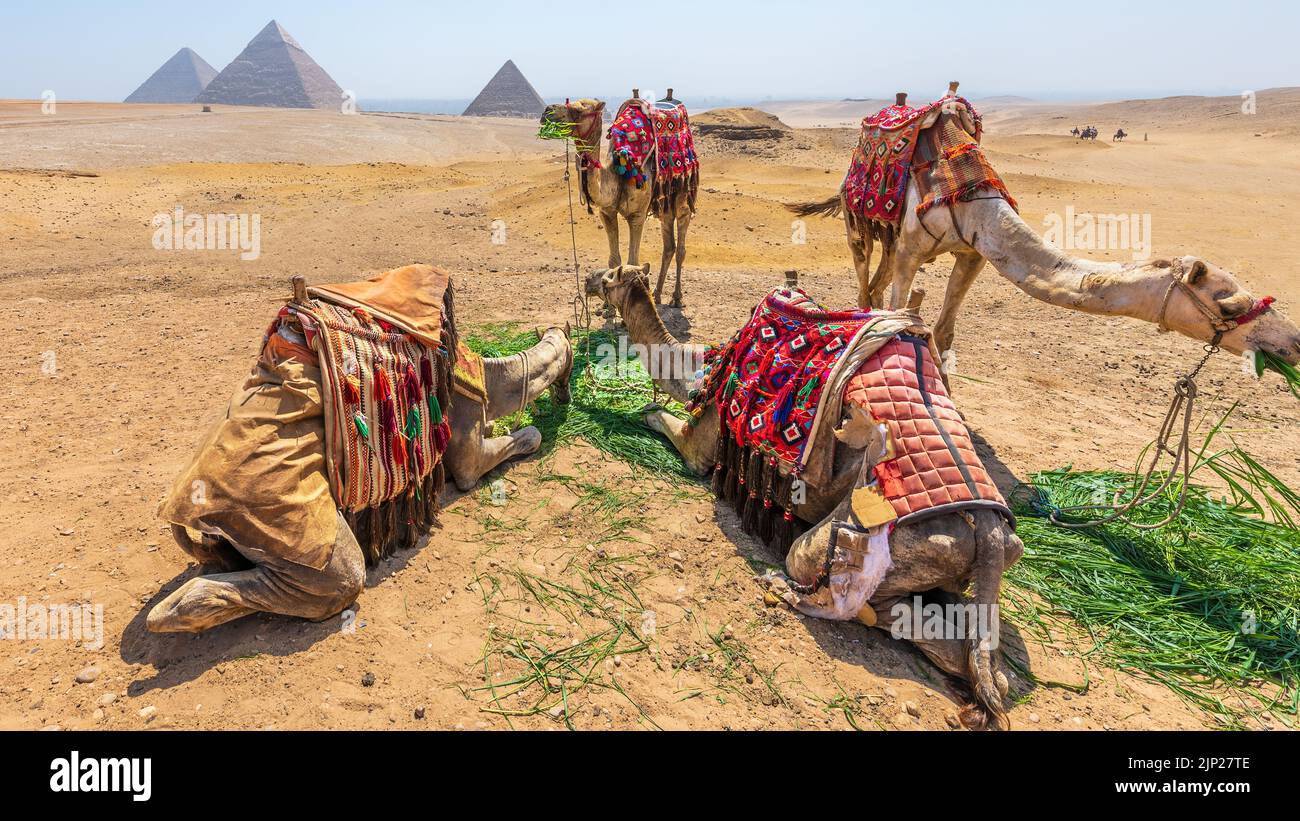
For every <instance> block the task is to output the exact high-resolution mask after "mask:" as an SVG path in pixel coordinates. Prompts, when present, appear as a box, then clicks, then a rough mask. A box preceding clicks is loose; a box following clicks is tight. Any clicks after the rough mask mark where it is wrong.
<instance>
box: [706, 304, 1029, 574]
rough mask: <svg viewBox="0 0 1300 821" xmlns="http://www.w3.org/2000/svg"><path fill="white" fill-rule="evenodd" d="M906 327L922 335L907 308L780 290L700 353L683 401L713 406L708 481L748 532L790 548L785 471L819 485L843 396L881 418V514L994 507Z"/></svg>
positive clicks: (795, 525) (927, 359)
mask: <svg viewBox="0 0 1300 821" xmlns="http://www.w3.org/2000/svg"><path fill="white" fill-rule="evenodd" d="M905 331H919V332H921V333H924V331H923V329H920V328H919V322H918V321H917V320H916V318H915V316H914V315H911V314H906V313H904V312H877V313H862V312H839V311H826V310H824V309H823V308H821V306H819V305H817V303H816V302H814V301H813V300H812V299H810V298H809V297H808V296H807V294H805V293H803V292H802V291H800V290H798V289H784V288H783V289H777V290H774V291H773V292H771V293H770V294H769V295H768V296H767V297H766V298H765V299H764V300H763V302H762V303H760V304H759V306H758V307H757V308H756V309H755V310H754V313H753V316H752V317H751V319H750V321H749V322H748V323H747V324H746V325H745V327H743V328H741V329H740V331H738V332H737V333H736V335H735V336H734V337H733V338H732V339H731V341H730V342H728V343H727V344H726V345H725V346H722V347H720V348H715V349H712V350H711V351H709V352H708V353H707V354H706V356H705V366H704V373H703V380H704V381H703V385H702V386H701V387H700V388H699V389H698V390H697V391H695V392H694V393H693V395H692V396H691V398H690V402H689V403H688V405H687V411H688V412H689V413H690V414H691V415H692V418H695V419H698V418H699V417H700V415H702V414H703V413H704V412H705V410H706V407H707V405H708V403H709V402H713V403H715V404H716V406H717V413H718V414H719V419H720V421H721V424H722V435H721V436H720V442H719V449H718V455H717V458H716V463H715V466H714V475H713V489H714V493H715V494H716V495H718V496H719V497H721V498H724V499H726V500H729V501H731V502H732V503H733V504H734V506H735V507H736V510H737V512H738V513H739V514H740V515H741V523H742V525H743V526H744V528H745V529H746V531H747V532H749V533H751V535H753V536H755V537H756V538H758V539H760V540H762V541H765V542H770V543H771V544H772V546H773V547H774V548H775V549H778V550H781V551H782V552H784V551H786V550H788V549H789V547H790V544H791V543H792V542H793V540H794V538H795V535H796V532H797V530H799V529H801V528H802V526H803V523H800V522H797V520H796V518H795V515H794V508H795V505H796V502H795V499H794V498H793V496H792V491H793V489H794V480H796V479H801V480H803V481H806V482H808V483H809V484H812V485H813V486H817V487H825V486H826V485H827V484H828V482H829V478H830V470H829V466H830V463H831V462H832V461H833V450H834V446H835V439H833V438H831V437H830V436H829V433H830V431H833V430H834V429H835V428H836V427H838V426H839V424H840V422H841V411H842V407H843V403H844V402H846V401H847V402H850V403H854V404H860V405H861V406H862V407H865V408H866V409H867V410H868V411H870V413H871V415H872V418H873V419H874V420H875V421H876V422H877V423H878V424H883V425H885V426H886V427H887V428H888V432H889V440H890V444H891V449H890V451H889V453H890V454H891V455H890V458H889V459H887V460H884V461H883V462H882V464H881V465H879V466H877V467H878V469H879V470H880V471H882V472H881V473H879V474H878V477H879V479H880V481H879V486H880V487H881V488H882V489H883V493H884V495H885V496H886V498H888V500H889V502H890V503H891V505H892V506H893V510H894V515H892V516H890V517H889V518H891V519H892V518H894V517H895V516H897V517H899V518H905V517H915V516H921V515H926V513H927V511H931V512H933V511H934V510H942V509H951V506H952V505H963V504H971V505H974V506H978V505H983V504H991V505H994V506H999V505H1000V507H1001V508H1003V509H1005V507H1006V505H1005V503H1004V502H1003V501H1002V499H1001V497H1000V496H999V495H998V492H997V488H996V486H994V484H993V482H992V481H991V480H990V479H989V478H988V475H987V472H986V471H985V470H984V468H983V466H982V464H980V462H979V458H978V457H977V456H976V455H975V451H974V447H973V446H971V445H970V436H969V433H968V432H967V431H966V428H965V425H964V424H963V423H962V422H961V417H960V416H959V415H958V414H957V412H956V409H955V408H954V407H953V406H952V402H951V400H950V399H949V398H948V395H947V391H946V389H945V388H944V386H943V382H942V380H941V379H940V377H939V373H938V371H937V369H935V368H934V364H933V358H932V356H931V351H930V348H929V345H928V343H925V342H922V341H921V340H920V337H916V336H906V335H904V332H905ZM908 353H911V354H913V355H914V359H913V360H912V361H911V363H910V365H909V364H908V362H907V360H906V355H907V354H908ZM814 457H817V458H814ZM816 465H820V469H813V468H814V466H816ZM1006 512H1007V513H1008V515H1010V514H1009V511H1006Z"/></svg>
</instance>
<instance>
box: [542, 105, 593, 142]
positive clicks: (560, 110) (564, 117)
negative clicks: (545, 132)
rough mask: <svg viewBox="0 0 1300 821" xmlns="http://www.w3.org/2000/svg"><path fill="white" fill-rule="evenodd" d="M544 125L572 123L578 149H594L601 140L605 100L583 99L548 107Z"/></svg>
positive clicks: (543, 113) (543, 116) (543, 119)
mask: <svg viewBox="0 0 1300 821" xmlns="http://www.w3.org/2000/svg"><path fill="white" fill-rule="evenodd" d="M541 121H542V122H543V123H571V124H572V125H573V136H574V137H575V138H576V139H577V140H578V141H579V145H578V148H579V149H580V150H581V149H582V148H584V146H585V147H586V148H587V149H591V148H594V147H595V146H596V144H597V143H598V142H599V140H600V131H601V126H602V125H604V121H605V103H604V101H603V100H592V99H581V100H571V101H568V102H563V103H553V104H551V105H548V106H547V107H546V109H545V110H544V111H543V112H542V119H541Z"/></svg>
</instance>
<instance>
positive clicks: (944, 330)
mask: <svg viewBox="0 0 1300 821" xmlns="http://www.w3.org/2000/svg"><path fill="white" fill-rule="evenodd" d="M986 263H987V260H985V259H984V257H982V256H980V255H979V254H958V255H957V262H956V263H955V264H954V265H953V266H952V273H951V274H949V275H948V287H947V289H946V290H945V291H944V295H943V307H942V308H940V309H939V318H938V319H937V320H936V321H935V323H934V342H935V347H937V348H938V349H939V356H940V357H941V358H942V361H943V364H944V365H945V367H944V369H943V381H944V384H945V385H948V389H949V390H951V389H952V385H949V384H948V370H947V367H946V365H947V364H948V354H949V353H950V352H951V351H952V343H953V339H954V338H955V337H956V335H957V314H958V313H960V312H961V306H962V302H963V301H964V300H965V299H966V294H968V293H969V292H970V289H971V286H972V285H974V284H975V280H976V279H977V278H978V277H979V275H980V272H981V271H983V270H984V266H985V264H986Z"/></svg>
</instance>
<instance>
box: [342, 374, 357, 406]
mask: <svg viewBox="0 0 1300 821" xmlns="http://www.w3.org/2000/svg"><path fill="white" fill-rule="evenodd" d="M343 393H344V394H346V396H345V398H346V399H347V401H348V402H349V403H350V404H353V405H359V404H361V380H360V379H357V378H356V377H355V376H352V375H351V374H349V375H347V376H345V377H343Z"/></svg>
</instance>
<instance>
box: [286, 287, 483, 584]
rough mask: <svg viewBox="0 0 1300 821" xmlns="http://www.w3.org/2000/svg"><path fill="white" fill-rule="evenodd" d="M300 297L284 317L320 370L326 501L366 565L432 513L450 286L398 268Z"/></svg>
mask: <svg viewBox="0 0 1300 821" xmlns="http://www.w3.org/2000/svg"><path fill="white" fill-rule="evenodd" d="M377 285H378V286H381V289H382V290H383V291H387V293H380V292H379V291H380V289H377V288H376V286H377ZM383 286H386V287H383ZM309 294H310V297H309V299H308V304H305V305H304V304H298V303H291V304H290V305H289V306H287V307H286V309H285V311H286V313H287V314H288V315H291V316H293V317H294V318H295V319H297V321H298V322H299V323H300V325H301V327H302V329H303V332H304V334H305V336H306V339H307V344H308V345H309V346H310V347H311V348H312V350H314V351H315V352H316V354H317V356H318V357H319V360H320V363H321V383H322V393H323V395H324V399H325V403H324V404H325V434H326V436H325V438H326V445H327V447H326V454H327V458H326V462H327V464H328V466H329V477H330V487H331V489H332V491H333V494H334V499H335V502H336V503H337V504H338V506H339V508H340V509H341V510H342V511H343V512H344V514H345V516H346V517H347V519H348V522H349V524H350V525H351V526H352V527H353V530H354V532H355V535H356V537H357V540H358V542H360V544H361V546H362V549H363V550H364V551H365V553H366V556H367V558H368V559H371V560H372V561H376V560H378V559H380V558H383V557H384V556H387V555H389V554H390V553H392V552H393V551H395V550H399V549H402V548H404V547H409V546H411V545H413V544H414V542H415V541H417V540H418V539H419V538H420V536H421V535H422V534H423V533H424V532H425V531H426V530H427V528H428V526H429V525H430V524H431V523H432V521H433V518H434V516H435V514H436V512H437V500H438V494H439V493H440V492H441V490H442V485H443V481H444V471H443V466H442V454H443V451H445V450H446V449H447V443H448V441H449V440H450V437H451V425H450V423H449V422H448V421H447V419H446V413H447V409H449V407H450V402H451V387H452V378H451V373H452V369H453V367H454V365H455V359H456V354H455V351H456V347H457V340H456V335H455V319H454V316H453V308H452V288H451V282H450V278H449V277H448V276H447V275H446V274H445V273H443V272H441V271H438V270H437V269H435V268H431V267H429V266H408V267H407V268H403V269H398V270H396V271H390V272H388V273H387V274H384V275H382V276H380V277H379V278H377V279H375V280H371V281H370V282H367V283H354V284H352V285H333V286H322V287H317V288H312V289H310V291H309ZM431 298H432V299H436V300H437V302H438V304H437V309H436V310H437V312H436V313H430V309H431V308H432V307H433V306H432V305H431V304H430V300H431ZM412 320H414V321H412ZM435 325H436V329H435V327H434V326H435Z"/></svg>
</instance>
